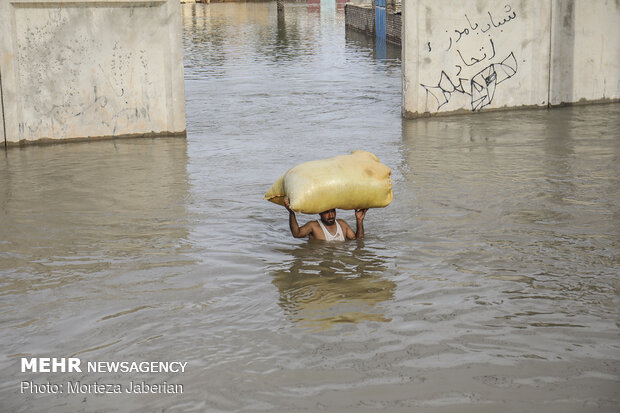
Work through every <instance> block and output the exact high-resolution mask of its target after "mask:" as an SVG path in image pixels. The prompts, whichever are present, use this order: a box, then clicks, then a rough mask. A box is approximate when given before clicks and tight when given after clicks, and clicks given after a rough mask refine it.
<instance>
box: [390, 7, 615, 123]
mask: <svg viewBox="0 0 620 413" xmlns="http://www.w3.org/2000/svg"><path fill="white" fill-rule="evenodd" d="M403 25H404V30H403V42H402V46H403V56H402V59H403V114H404V116H406V117H417V116H423V115H432V114H437V113H443V112H458V111H478V110H489V109H499V108H514V107H523V106H526V107H528V106H529V107H547V106H548V105H556V104H561V103H575V102H579V101H583V100H587V101H599V100H618V99H619V98H620V59H619V57H620V55H619V53H620V5H619V3H618V2H617V1H615V0H545V1H540V0H520V1H508V2H499V1H492V0H477V1H474V0H469V1H462V0H460V1H456V0H442V1H441V2H435V1H432V0H405V1H404V3H403Z"/></svg>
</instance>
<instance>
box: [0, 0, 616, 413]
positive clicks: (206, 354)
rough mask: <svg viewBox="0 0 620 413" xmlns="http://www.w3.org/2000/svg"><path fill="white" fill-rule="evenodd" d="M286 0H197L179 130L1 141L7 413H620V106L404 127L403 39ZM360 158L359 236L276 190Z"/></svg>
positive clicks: (2, 400)
mask: <svg viewBox="0 0 620 413" xmlns="http://www.w3.org/2000/svg"><path fill="white" fill-rule="evenodd" d="M272 3H273V2H270V3H247V4H246V3H243V4H238V3H225V4H211V5H201V4H198V5H185V6H184V7H183V11H184V15H183V23H184V29H185V30H184V39H183V41H184V48H185V76H186V102H187V103H186V106H187V129H188V135H187V139H186V140H185V139H182V138H171V139H167V138H161V139H133V140H116V141H99V142H91V143H75V144H63V145H50V146H38V147H34V146H33V147H26V148H12V149H9V150H8V151H7V153H6V154H4V155H3V156H2V157H1V159H0V246H1V247H0V295H1V301H0V314H1V316H0V343H1V345H2V357H1V358H0V371H1V372H2V373H1V375H0V410H1V411H7V412H8V411H11V412H69V411H101V412H114V411H137V412H152V411H166V412H167V411H175V412H176V411H179V412H203V411H204V412H218V411H244V412H246V411H247V412H249V411H252V412H254V411H257V412H272V411H287V412H296V411H310V412H313V411H335V412H363V411H378V410H381V411H389V412H497V411H502V412H529V411H532V412H534V411H536V412H612V411H617V410H616V409H617V408H618V407H617V406H618V404H619V403H620V392H619V389H620V386H619V384H620V378H619V376H620V375H619V368H620V341H619V334H618V333H619V329H618V327H619V322H620V318H619V315H620V311H619V306H618V304H619V300H618V294H619V291H620V282H619V277H618V275H619V270H620V260H619V240H620V227H619V222H620V178H619V177H620V136H619V130H620V128H619V126H620V125H619V122H618V119H619V118H620V105H617V104H616V105H597V106H586V107H572V108H563V109H555V110H551V111H545V110H539V111H516V112H496V113H482V114H473V115H462V116H456V117H444V118H432V119H421V120H417V121H405V120H402V119H401V116H400V104H401V93H400V82H401V72H400V61H399V57H398V56H399V50H398V49H394V48H392V47H389V46H388V47H387V48H386V49H385V50H383V52H382V53H381V55H380V56H378V55H377V53H376V52H375V45H374V44H373V41H372V39H368V38H366V37H365V36H363V35H360V34H357V33H350V32H348V31H346V32H345V29H344V16H343V11H342V7H341V5H338V6H337V7H336V6H332V7H331V8H330V7H325V6H323V7H322V8H320V7H319V5H318V4H310V5H307V4H303V3H295V4H293V3H289V4H287V5H286V14H285V19H284V20H280V21H278V19H277V18H276V13H275V3H273V4H272ZM355 149H365V150H369V151H371V152H373V153H375V154H376V155H377V156H378V157H379V158H380V159H381V161H382V162H383V163H385V164H387V165H389V166H390V167H391V168H392V172H393V182H394V201H393V203H392V204H391V205H390V206H388V207H387V208H385V209H380V210H379V209H374V210H370V211H369V212H368V214H367V217H366V221H365V228H366V238H365V239H364V240H361V241H352V242H346V243H333V244H324V243H317V242H308V241H306V240H298V239H294V238H292V237H291V236H290V234H289V232H288V224H287V213H286V211H285V210H284V208H282V207H280V206H277V205H274V204H271V203H269V202H266V201H264V200H262V196H263V194H264V192H265V191H266V190H267V189H268V188H269V186H270V185H271V183H272V182H273V181H274V180H275V179H276V178H277V177H278V176H279V175H280V174H281V173H282V172H284V170H286V169H288V168H290V167H292V166H294V165H295V164H297V163H300V162H304V161H307V160H311V159H317V158H324V157H328V156H332V155H336V154H343V153H348V152H350V151H352V150H355ZM338 214H339V217H340V218H344V219H345V220H347V221H348V222H349V223H350V224H352V225H353V224H354V217H353V213H352V212H351V211H339V212H338ZM298 218H299V221H300V222H302V223H303V222H306V221H307V220H309V219H314V217H312V216H306V215H300V216H299V217H298ZM70 356H72V357H77V358H80V360H81V363H82V364H81V366H82V367H83V369H82V372H66V373H32V372H26V373H22V372H21V370H20V359H21V358H22V357H70ZM105 361H119V362H120V361H126V362H134V361H135V362H144V361H169V362H172V361H182V362H187V365H186V368H185V371H184V372H182V373H173V372H168V373H163V372H128V373H122V372H117V373H110V372H105V371H98V372H92V371H87V369H86V363H87V362H105ZM23 381H25V382H28V381H32V382H33V385H41V386H43V385H45V384H47V383H49V385H50V386H51V385H54V384H58V385H63V386H64V387H63V390H64V392H63V393H62V394H60V393H59V394H32V393H31V391H29V390H28V388H26V390H25V391H24V392H23V393H22V392H21V390H20V389H21V386H22V384H21V383H22V382H23ZM78 381H79V382H80V384H81V385H92V384H93V383H95V382H97V383H99V384H102V383H103V384H120V385H122V386H123V388H124V386H126V385H127V384H128V383H129V382H130V381H134V382H141V381H144V382H146V383H149V384H156V383H162V382H164V381H166V382H167V383H172V384H182V385H183V389H182V390H183V392H182V393H179V394H171V393H169V394H127V393H124V394H99V393H96V392H95V390H92V388H91V390H90V391H87V392H82V393H77V394H76V393H72V394H68V385H67V382H71V383H74V384H75V383H76V382H78Z"/></svg>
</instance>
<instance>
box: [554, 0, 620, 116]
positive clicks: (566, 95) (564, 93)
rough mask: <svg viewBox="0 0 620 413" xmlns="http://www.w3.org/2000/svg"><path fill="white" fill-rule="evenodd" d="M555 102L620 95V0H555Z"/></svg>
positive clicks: (609, 98) (615, 97) (611, 98)
mask: <svg viewBox="0 0 620 413" xmlns="http://www.w3.org/2000/svg"><path fill="white" fill-rule="evenodd" d="M552 7H553V8H552V15H553V30H552V38H551V39H552V43H551V53H552V66H551V67H552V69H553V70H552V71H551V89H550V93H551V98H550V101H551V104H554V105H557V104H562V103H575V102H580V101H597V100H616V99H619V98H620V2H619V1H617V0H554V1H553V3H552Z"/></svg>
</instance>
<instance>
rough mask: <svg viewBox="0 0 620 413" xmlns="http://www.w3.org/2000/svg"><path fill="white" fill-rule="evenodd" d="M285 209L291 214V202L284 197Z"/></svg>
mask: <svg viewBox="0 0 620 413" xmlns="http://www.w3.org/2000/svg"><path fill="white" fill-rule="evenodd" d="M284 208H286V210H287V211H289V212H291V201H289V199H288V196H285V197H284Z"/></svg>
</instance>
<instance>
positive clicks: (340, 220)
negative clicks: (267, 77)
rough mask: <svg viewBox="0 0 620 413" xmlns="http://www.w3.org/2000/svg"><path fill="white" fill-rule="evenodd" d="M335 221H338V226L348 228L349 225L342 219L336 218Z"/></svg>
mask: <svg viewBox="0 0 620 413" xmlns="http://www.w3.org/2000/svg"><path fill="white" fill-rule="evenodd" d="M336 221H338V223H339V224H340V226H345V227H349V224H347V221H345V220H344V219H340V218H338V219H337V220H336Z"/></svg>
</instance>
